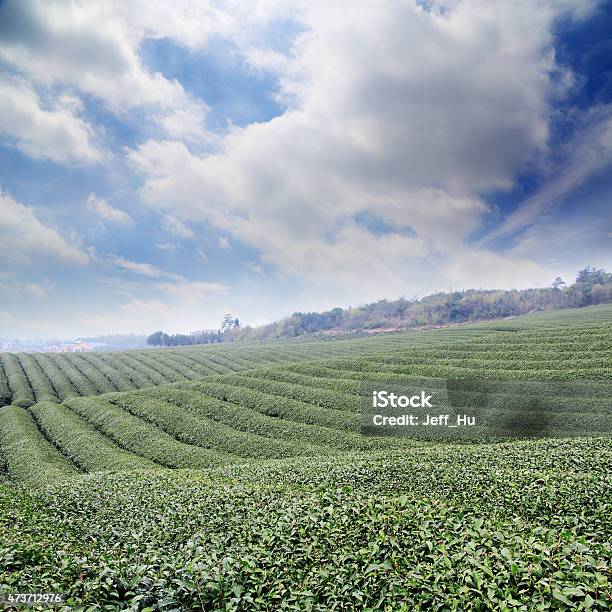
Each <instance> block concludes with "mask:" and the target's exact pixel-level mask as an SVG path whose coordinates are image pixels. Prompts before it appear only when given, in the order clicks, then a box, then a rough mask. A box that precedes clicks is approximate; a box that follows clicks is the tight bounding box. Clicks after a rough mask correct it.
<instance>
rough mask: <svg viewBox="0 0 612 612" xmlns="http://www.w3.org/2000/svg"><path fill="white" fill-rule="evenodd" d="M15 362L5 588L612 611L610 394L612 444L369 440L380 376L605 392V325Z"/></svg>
mask: <svg viewBox="0 0 612 612" xmlns="http://www.w3.org/2000/svg"><path fill="white" fill-rule="evenodd" d="M0 360H1V363H2V366H3V372H4V374H5V379H4V383H3V384H4V387H3V388H4V389H5V392H4V393H5V395H4V397H5V403H9V402H10V401H11V400H12V405H10V406H5V407H3V408H0V458H1V462H2V463H1V466H2V475H1V477H0V478H1V483H0V525H1V527H2V530H1V533H2V535H1V536H0V590H2V591H17V590H18V591H19V592H29V591H31V592H62V593H64V594H66V597H67V598H68V604H67V605H68V606H69V607H70V609H85V608H86V607H87V606H88V605H92V604H95V605H97V606H99V607H104V606H106V609H126V608H127V609H151V610H155V609H163V610H176V609H211V610H213V609H214V610H217V609H229V610H251V609H262V610H268V609H296V610H328V609H383V610H406V611H407V610H415V609H423V610H425V609H432V608H438V607H444V608H445V609H466V608H469V607H470V606H471V608H473V609H492V608H495V609H511V608H517V609H541V608H542V606H544V605H545V607H547V608H553V609H554V608H559V609H564V608H565V609H569V608H572V609H585V610H586V609H607V606H609V602H610V601H611V600H612V597H611V595H612V592H611V590H610V589H611V583H610V563H611V561H612V549H611V548H612V547H611V545H610V542H611V541H612V531H611V525H610V520H609V517H610V514H611V513H612V506H611V505H610V499H611V493H612V476H611V474H612V470H611V469H610V468H611V467H612V443H611V442H610V439H609V433H610V429H607V430H606V427H608V426H609V424H610V419H611V418H612V412H611V408H612V407H611V406H610V401H612V398H608V400H610V401H607V402H604V403H602V404H601V405H599V404H598V405H597V406H598V407H597V410H598V414H599V416H600V417H601V419H602V422H603V423H604V425H605V426H604V428H603V430H602V432H601V435H600V436H598V437H591V438H586V437H579V438H575V437H573V438H550V439H532V440H514V441H507V440H506V441H500V440H495V439H487V440H481V441H479V442H478V443H473V442H470V443H466V442H465V441H464V442H461V443H453V442H435V441H424V440H417V439H413V438H389V437H365V436H362V435H361V434H360V389H361V384H362V381H364V380H388V379H389V377H393V378H394V379H398V380H401V379H402V377H405V378H409V377H414V376H418V377H422V378H430V379H435V378H448V379H480V380H507V381H524V380H534V379H537V380H542V381H545V380H546V381H588V380H597V381H610V380H611V379H612V307H610V306H596V307H589V308H583V309H576V310H567V311H556V312H546V313H540V314H534V315H529V316H526V317H517V318H513V319H508V320H504V321H497V322H493V323H481V324H474V325H470V326H460V327H453V328H444V329H439V330H431V331H426V332H425V331H424V332H412V333H402V334H393V335H388V336H383V337H375V338H362V339H350V340H330V341H318V342H317V341H298V340H296V341H276V342H261V343H244V344H239V343H236V344H232V345H224V346H207V347H201V348H200V347H197V348H191V347H190V348H185V349H172V350H170V349H162V350H150V351H129V352H124V353H113V354H107V355H105V357H104V359H102V358H101V357H100V356H99V355H97V354H96V355H91V354H88V355H75V356H72V355H70V356H69V355H60V356H52V355H35V356H26V355H18V356H17V357H13V356H10V355H7V354H3V355H2V356H1V357H0ZM145 374H146V375H145ZM141 376H142V378H141ZM140 383H142V384H140ZM0 384H1V383H0ZM6 389H8V392H7V391H6ZM28 389H29V391H28ZM60 390H61V392H60ZM553 399H554V403H555V405H558V406H561V407H562V408H563V406H566V410H567V412H571V411H574V412H575V410H574V404H575V402H574V399H573V398H571V397H558V398H553ZM60 400H62V401H60ZM16 404H17V405H16ZM19 404H20V405H19ZM542 609H543V608H542Z"/></svg>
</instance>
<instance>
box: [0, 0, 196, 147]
mask: <svg viewBox="0 0 612 612" xmlns="http://www.w3.org/2000/svg"><path fill="white" fill-rule="evenodd" d="M183 4H184V5H183V7H182V8H181V7H175V6H174V4H173V5H172V7H166V8H165V9H164V8H163V7H156V6H155V4H151V3H146V4H145V3H144V2H143V3H142V6H141V8H140V9H139V8H138V7H136V6H135V5H134V3H129V5H125V3H122V2H104V3H92V2H69V3H67V2H63V1H62V0H46V1H45V2H38V1H36V0H7V1H6V2H3V3H1V4H0V60H2V61H3V62H5V63H6V64H7V65H9V66H11V67H12V68H13V69H14V70H16V71H18V72H19V73H22V74H26V75H28V76H29V77H30V78H31V79H33V80H34V81H35V82H36V83H37V84H39V85H41V86H47V87H49V88H51V87H53V88H57V87H64V88H66V89H76V90H78V91H80V92H83V93H86V94H88V95H92V96H95V97H96V98H98V99H99V100H101V101H102V102H103V103H104V104H105V105H106V107H107V108H108V109H109V110H110V111H111V112H113V113H115V114H117V115H119V116H121V115H124V114H125V112H126V111H127V110H129V109H133V108H137V107H145V108H146V109H147V115H145V117H147V116H148V117H150V118H152V119H154V120H155V121H157V122H158V123H159V124H160V125H161V126H162V127H163V128H164V129H166V130H167V133H168V134H169V135H170V136H174V137H187V136H189V137H197V138H203V137H205V135H206V132H205V129H204V118H205V112H206V106H205V104H204V103H203V102H201V101H199V100H197V99H195V98H194V97H193V96H191V95H189V94H188V93H187V92H186V91H185V90H184V89H183V87H182V86H181V84H180V83H179V82H178V81H176V80H170V79H167V78H165V77H164V76H163V75H162V74H161V73H159V72H151V71H149V70H148V69H147V68H146V67H145V66H144V65H143V62H142V60H141V58H140V56H139V48H140V46H141V44H142V43H143V41H144V39H145V38H146V37H149V36H151V37H160V38H163V37H164V36H166V35H168V34H171V35H177V34H178V28H179V24H178V23H176V20H169V22H166V20H167V19H168V17H169V15H170V14H171V13H172V12H174V11H178V12H177V15H180V23H181V24H183V23H186V22H189V21H190V19H193V16H195V14H196V13H197V14H198V16H199V19H198V20H197V21H196V22H194V23H192V24H191V29H192V30H193V29H197V28H198V27H200V28H201V27H202V24H203V22H204V20H205V19H206V18H207V13H206V12H205V11H202V12H200V11H192V13H193V15H191V16H190V15H189V13H188V12H186V11H189V8H190V7H189V6H188V5H186V4H185V3H183ZM194 8H195V7H194ZM181 10H182V12H181ZM140 13H143V14H142V15H141V14H140Z"/></svg>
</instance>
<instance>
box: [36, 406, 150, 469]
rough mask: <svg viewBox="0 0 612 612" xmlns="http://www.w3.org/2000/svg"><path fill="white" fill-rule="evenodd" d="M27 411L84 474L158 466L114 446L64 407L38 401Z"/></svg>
mask: <svg viewBox="0 0 612 612" xmlns="http://www.w3.org/2000/svg"><path fill="white" fill-rule="evenodd" d="M30 412H31V413H32V415H33V416H34V419H35V421H36V423H37V424H38V427H39V428H40V430H41V431H42V432H43V433H44V434H45V436H46V437H47V438H48V439H50V440H52V441H53V443H54V444H55V446H57V448H59V449H60V450H61V451H62V453H63V454H64V455H66V456H67V457H68V458H69V459H70V460H71V461H72V462H73V463H75V464H76V465H78V466H79V467H80V468H81V469H83V470H85V471H86V472H99V471H119V470H135V469H152V468H155V467H157V466H156V464H155V463H153V462H152V461H149V460H148V459H145V458H144V457H139V456H138V455H135V454H134V453H131V452H129V451H126V450H124V449H122V448H119V447H118V446H117V445H116V444H113V442H111V441H110V440H109V439H108V438H107V437H106V436H103V435H102V434H101V433H100V432H99V431H97V430H96V429H94V428H93V427H92V426H91V425H89V424H88V423H87V422H86V421H84V420H83V419H82V418H81V417H79V416H77V415H76V414H75V413H74V412H72V411H71V410H69V409H68V407H67V406H65V405H60V404H53V403H50V402H41V403H38V404H35V405H34V406H32V407H31V408H30Z"/></svg>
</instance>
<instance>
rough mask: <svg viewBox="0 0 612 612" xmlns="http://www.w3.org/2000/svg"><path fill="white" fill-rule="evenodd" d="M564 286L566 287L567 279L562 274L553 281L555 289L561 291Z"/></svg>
mask: <svg viewBox="0 0 612 612" xmlns="http://www.w3.org/2000/svg"><path fill="white" fill-rule="evenodd" d="M562 287H565V281H564V280H563V279H562V278H561V277H560V276H557V278H555V280H554V281H553V284H552V288H553V289H554V290H555V291H559V290H560V289H561V288H562Z"/></svg>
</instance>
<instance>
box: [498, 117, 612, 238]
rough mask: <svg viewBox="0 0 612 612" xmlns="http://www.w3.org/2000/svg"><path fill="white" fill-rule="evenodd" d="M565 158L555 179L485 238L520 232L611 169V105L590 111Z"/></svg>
mask: <svg viewBox="0 0 612 612" xmlns="http://www.w3.org/2000/svg"><path fill="white" fill-rule="evenodd" d="M565 154H566V159H565V161H564V162H563V163H562V165H561V168H560V169H559V171H558V172H557V173H556V174H555V176H554V177H552V178H550V179H548V180H547V181H546V182H545V183H544V185H543V186H542V187H541V188H540V189H539V190H538V191H537V192H536V193H535V195H533V196H531V197H530V198H529V199H528V200H526V201H525V202H523V203H522V204H521V205H520V206H519V207H518V208H517V209H516V210H515V211H514V212H513V213H512V214H511V215H510V216H509V217H508V218H507V219H505V220H504V222H503V223H501V224H500V225H499V226H498V227H496V228H495V230H494V231H493V232H491V233H490V234H489V235H488V236H487V237H486V241H487V242H489V241H491V240H494V239H496V238H499V237H502V236H506V235H509V234H512V233H513V232H517V231H520V230H522V229H524V228H526V227H527V226H529V225H530V224H531V223H533V222H534V221H535V220H536V219H537V218H538V217H539V216H541V215H543V214H546V213H548V212H549V211H550V210H552V209H554V208H555V207H557V206H558V205H560V204H561V203H562V202H563V201H564V199H565V198H566V197H567V196H568V195H570V194H571V193H572V192H573V191H574V190H575V189H577V188H578V187H580V186H581V185H582V184H583V183H585V182H586V181H587V180H588V179H590V178H592V177H593V176H596V175H599V174H601V173H603V172H604V171H606V170H609V169H610V167H611V166H612V105H605V106H601V107H598V108H595V109H591V110H590V111H589V112H588V113H587V114H586V116H585V117H583V118H582V120H581V122H580V123H579V125H578V126H577V129H576V133H575V135H574V137H573V138H572V139H571V140H570V142H569V143H568V144H567V145H566V147H565Z"/></svg>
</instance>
